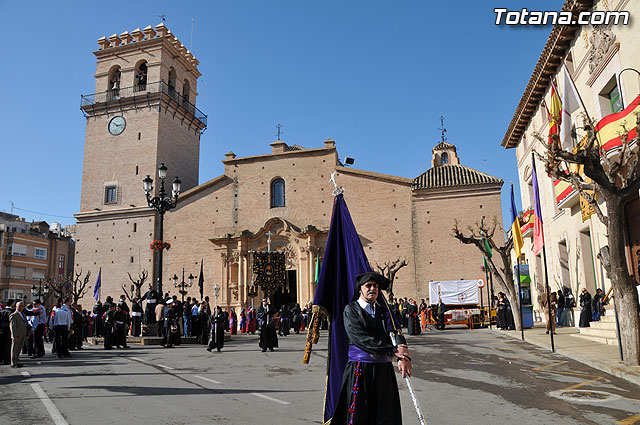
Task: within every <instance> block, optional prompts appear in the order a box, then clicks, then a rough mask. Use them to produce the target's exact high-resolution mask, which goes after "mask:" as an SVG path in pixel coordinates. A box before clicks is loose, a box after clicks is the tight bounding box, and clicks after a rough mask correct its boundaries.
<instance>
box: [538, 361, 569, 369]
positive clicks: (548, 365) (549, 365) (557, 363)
mask: <svg viewBox="0 0 640 425" xmlns="http://www.w3.org/2000/svg"><path fill="white" fill-rule="evenodd" d="M563 363H566V361H563V362H556V363H549V364H547V365H544V366H539V367H534V368H533V369H531V370H542V369H546V368H548V367H552V366H558V365H561V364H563Z"/></svg>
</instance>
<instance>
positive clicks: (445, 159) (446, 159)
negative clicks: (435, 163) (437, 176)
mask: <svg viewBox="0 0 640 425" xmlns="http://www.w3.org/2000/svg"><path fill="white" fill-rule="evenodd" d="M448 163H449V154H448V153H446V152H442V165H444V164H448Z"/></svg>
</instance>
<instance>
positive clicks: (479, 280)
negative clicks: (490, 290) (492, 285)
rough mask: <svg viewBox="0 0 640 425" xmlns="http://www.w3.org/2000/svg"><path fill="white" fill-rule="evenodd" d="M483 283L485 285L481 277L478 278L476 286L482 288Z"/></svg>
mask: <svg viewBox="0 0 640 425" xmlns="http://www.w3.org/2000/svg"><path fill="white" fill-rule="evenodd" d="M484 285H486V282H485V281H484V279H483V278H480V279H478V288H484Z"/></svg>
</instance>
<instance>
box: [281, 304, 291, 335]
mask: <svg viewBox="0 0 640 425" xmlns="http://www.w3.org/2000/svg"><path fill="white" fill-rule="evenodd" d="M290 328H291V325H289V308H288V307H287V305H286V304H282V307H280V325H279V326H278V335H280V336H287V335H289V329H290Z"/></svg>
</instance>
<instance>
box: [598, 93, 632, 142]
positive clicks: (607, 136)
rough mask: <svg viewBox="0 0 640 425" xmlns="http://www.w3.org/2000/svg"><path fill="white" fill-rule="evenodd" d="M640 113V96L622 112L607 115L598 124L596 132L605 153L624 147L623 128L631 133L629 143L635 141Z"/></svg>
mask: <svg viewBox="0 0 640 425" xmlns="http://www.w3.org/2000/svg"><path fill="white" fill-rule="evenodd" d="M637 112H640V95H638V97H636V98H635V99H634V100H633V102H631V103H630V104H629V106H627V107H626V108H624V109H623V110H622V111H620V112H616V113H615V114H611V115H607V116H606V117H604V118H602V119H601V120H600V122H598V124H596V127H595V129H596V131H597V132H598V138H599V139H600V146H602V149H603V150H604V151H605V152H609V151H610V150H612V149H615V148H618V147H620V146H622V140H621V139H620V134H621V133H622V131H623V127H624V128H626V129H627V130H628V131H629V137H628V138H627V141H631V140H633V139H634V138H635V137H636V136H637V135H638V134H637V131H636V113H637Z"/></svg>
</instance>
